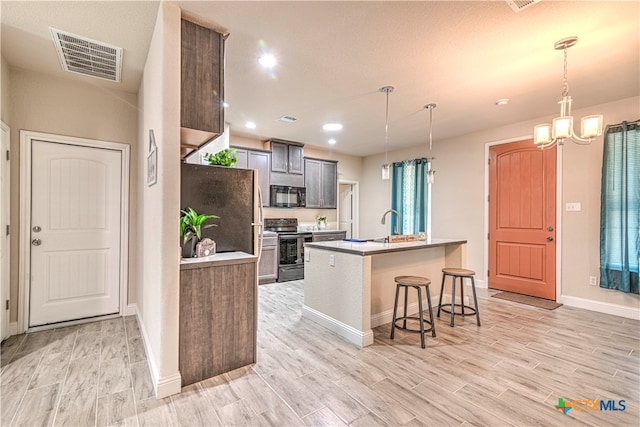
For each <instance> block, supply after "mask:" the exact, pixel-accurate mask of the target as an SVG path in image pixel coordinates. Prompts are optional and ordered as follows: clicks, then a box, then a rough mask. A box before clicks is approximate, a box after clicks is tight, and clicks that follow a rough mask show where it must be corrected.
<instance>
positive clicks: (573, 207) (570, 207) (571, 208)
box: [565, 202, 582, 212]
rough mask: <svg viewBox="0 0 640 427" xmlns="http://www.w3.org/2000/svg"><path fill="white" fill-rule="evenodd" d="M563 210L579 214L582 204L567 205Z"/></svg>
mask: <svg viewBox="0 0 640 427" xmlns="http://www.w3.org/2000/svg"><path fill="white" fill-rule="evenodd" d="M565 210H566V211H567V212H580V211H581V210H582V203H580V202H571V203H567V204H566V207H565Z"/></svg>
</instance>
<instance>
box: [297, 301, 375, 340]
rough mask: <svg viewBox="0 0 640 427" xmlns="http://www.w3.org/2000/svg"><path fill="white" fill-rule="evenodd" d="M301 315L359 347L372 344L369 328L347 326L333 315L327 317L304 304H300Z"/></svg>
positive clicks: (371, 334) (371, 333) (371, 332)
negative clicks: (360, 328) (359, 328)
mask: <svg viewBox="0 0 640 427" xmlns="http://www.w3.org/2000/svg"><path fill="white" fill-rule="evenodd" d="M302 316H303V317H306V318H307V319H310V320H313V321H314V322H316V323H318V324H319V325H322V326H324V327H325V328H327V329H329V330H330V331H332V332H335V333H336V334H338V335H340V336H341V337H343V338H345V339H347V340H348V341H350V342H352V343H354V344H355V345H357V346H360V347H366V346H368V345H371V344H373V331H372V330H371V329H369V330H368V331H364V332H363V331H359V330H357V329H356V328H354V327H352V326H349V325H347V324H345V323H342V322H340V321H338V320H336V319H334V318H333V317H329V316H327V315H326V314H324V313H320V312H319V311H317V310H314V309H313V308H311V307H307V306H306V305H303V306H302Z"/></svg>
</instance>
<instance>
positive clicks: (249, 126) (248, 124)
mask: <svg viewBox="0 0 640 427" xmlns="http://www.w3.org/2000/svg"><path fill="white" fill-rule="evenodd" d="M244 127H246V128H247V129H255V128H256V124H255V123H253V122H247V123H245V124H244Z"/></svg>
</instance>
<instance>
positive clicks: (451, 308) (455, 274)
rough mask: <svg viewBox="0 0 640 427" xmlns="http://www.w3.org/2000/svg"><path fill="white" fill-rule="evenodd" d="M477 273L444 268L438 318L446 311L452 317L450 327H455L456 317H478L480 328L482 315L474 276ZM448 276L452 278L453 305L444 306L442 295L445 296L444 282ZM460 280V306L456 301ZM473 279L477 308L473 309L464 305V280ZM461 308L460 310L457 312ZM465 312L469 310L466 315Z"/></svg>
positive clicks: (472, 284) (474, 298) (472, 287)
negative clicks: (458, 281) (458, 280)
mask: <svg viewBox="0 0 640 427" xmlns="http://www.w3.org/2000/svg"><path fill="white" fill-rule="evenodd" d="M475 274H476V273H475V272H474V271H473V270H467V269H464V268H443V269H442V285H441V286H440V299H439V301H438V314H437V317H438V318H440V311H441V310H442V311H444V312H445V313H447V314H450V315H451V322H450V323H449V326H453V324H454V318H455V316H460V317H465V316H476V324H477V325H478V326H480V313H479V312H478V297H477V296H476V283H475V280H474V277H473V276H474V275H475ZM447 276H450V277H451V303H450V304H446V305H443V304H442V295H443V294H444V282H445V279H446V278H447ZM458 278H459V279H460V304H457V303H456V302H455V301H456V279H458ZM465 278H466V279H471V290H472V291H473V303H474V304H475V307H471V306H469V305H465V304H464V279H465ZM456 308H459V309H460V310H456ZM465 310H468V312H467V313H465Z"/></svg>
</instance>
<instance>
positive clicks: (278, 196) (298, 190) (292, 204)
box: [269, 185, 307, 208]
mask: <svg viewBox="0 0 640 427" xmlns="http://www.w3.org/2000/svg"><path fill="white" fill-rule="evenodd" d="M270 201H271V204H270V205H269V206H271V207H272V208H304V207H305V206H306V203H307V189H306V188H304V187H289V186H286V185H272V186H271V198H270Z"/></svg>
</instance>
